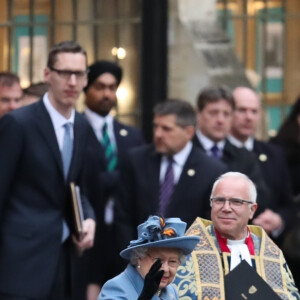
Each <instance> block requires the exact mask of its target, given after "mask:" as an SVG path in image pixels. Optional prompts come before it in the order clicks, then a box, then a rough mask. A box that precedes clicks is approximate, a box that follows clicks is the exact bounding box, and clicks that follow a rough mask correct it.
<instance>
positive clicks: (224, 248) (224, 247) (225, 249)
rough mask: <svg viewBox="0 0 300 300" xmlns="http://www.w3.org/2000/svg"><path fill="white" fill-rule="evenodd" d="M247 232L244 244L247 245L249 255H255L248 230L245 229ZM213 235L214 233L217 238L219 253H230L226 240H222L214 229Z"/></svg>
mask: <svg viewBox="0 0 300 300" xmlns="http://www.w3.org/2000/svg"><path fill="white" fill-rule="evenodd" d="M247 230H248V233H247V237H245V244H246V245H247V247H248V249H249V252H250V254H251V255H255V250H254V243H253V240H252V237H251V234H250V231H249V228H247ZM215 233H216V237H217V240H218V243H219V246H220V249H221V251H222V252H229V253H230V249H229V248H228V246H227V243H228V240H227V239H226V238H224V237H223V236H221V234H220V233H219V232H218V230H217V229H216V228H215ZM231 242H232V240H231Z"/></svg>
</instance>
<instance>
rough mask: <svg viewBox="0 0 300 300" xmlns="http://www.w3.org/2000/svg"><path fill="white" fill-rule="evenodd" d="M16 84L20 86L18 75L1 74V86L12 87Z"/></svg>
mask: <svg viewBox="0 0 300 300" xmlns="http://www.w3.org/2000/svg"><path fill="white" fill-rule="evenodd" d="M15 83H17V84H20V78H19V76H18V75H17V74H15V73H11V72H0V86H8V87H11V86H13V85H14V84H15Z"/></svg>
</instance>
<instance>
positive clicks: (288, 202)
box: [253, 140, 293, 225]
mask: <svg viewBox="0 0 300 300" xmlns="http://www.w3.org/2000/svg"><path fill="white" fill-rule="evenodd" d="M253 152H254V153H255V154H256V156H257V159H258V162H259V165H260V169H261V172H262V174H263V177H264V180H265V182H266V184H267V185H268V187H269V188H270V191H271V195H272V201H271V203H270V206H269V208H270V209H272V210H274V211H276V212H278V213H279V214H280V215H281V217H282V218H283V220H284V221H285V223H286V225H289V224H290V221H291V219H292V218H291V215H292V214H291V213H292V212H291V206H292V204H293V200H292V190H291V184H290V177H289V174H288V170H287V166H286V162H285V160H284V154H283V151H282V150H281V149H280V148H279V147H278V146H276V145H272V144H269V143H266V142H262V141H258V140H254V149H253ZM264 158H266V160H265V159H264Z"/></svg>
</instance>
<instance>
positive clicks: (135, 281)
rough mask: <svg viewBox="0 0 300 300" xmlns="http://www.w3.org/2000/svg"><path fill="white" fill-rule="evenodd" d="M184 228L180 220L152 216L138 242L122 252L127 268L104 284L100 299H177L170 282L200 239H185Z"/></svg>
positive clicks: (131, 243)
mask: <svg viewBox="0 0 300 300" xmlns="http://www.w3.org/2000/svg"><path fill="white" fill-rule="evenodd" d="M185 229H186V223H185V222H182V221H181V220H180V219H179V218H168V219H163V218H161V217H158V216H150V217H149V218H148V220H147V221H146V222H145V223H142V224H141V225H139V226H138V239H137V240H134V241H131V242H130V245H129V246H128V247H127V248H126V249H124V250H123V251H122V252H121V253H120V255H121V257H123V258H124V259H127V260H129V264H128V266H127V268H126V269H125V271H124V272H122V273H121V274H119V275H118V276H116V277H114V278H113V279H111V280H109V281H107V282H106V283H105V284H104V286H103V287H102V290H101V293H100V295H99V297H98V300H118V299H119V300H121V299H122V300H125V299H128V300H136V299H137V300H150V299H153V300H159V299H164V300H171V299H172V300H173V299H174V300H175V299H178V294H177V290H176V288H175V286H174V285H173V284H171V283H172V281H173V279H174V277H175V274H176V271H177V268H178V266H179V265H180V264H181V263H182V261H183V260H184V258H185V256H186V255H187V254H189V253H190V252H192V250H193V249H194V248H195V246H196V244H197V243H198V241H199V237H197V236H185V235H184V233H185Z"/></svg>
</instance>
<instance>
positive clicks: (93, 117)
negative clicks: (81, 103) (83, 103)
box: [84, 107, 117, 151]
mask: <svg viewBox="0 0 300 300" xmlns="http://www.w3.org/2000/svg"><path fill="white" fill-rule="evenodd" d="M84 114H85V116H86V118H87V119H88V121H89V123H90V124H91V126H92V128H93V130H94V132H95V135H96V137H97V139H98V141H99V142H101V141H102V127H103V124H104V123H105V122H106V124H107V132H108V135H109V140H110V142H111V143H112V145H113V147H114V149H115V150H116V151H117V143H116V138H115V134H114V118H113V117H112V116H111V115H107V116H106V117H102V116H100V115H99V114H97V113H95V112H94V111H92V110H90V109H89V108H88V107H87V108H86V109H85V111H84Z"/></svg>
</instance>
